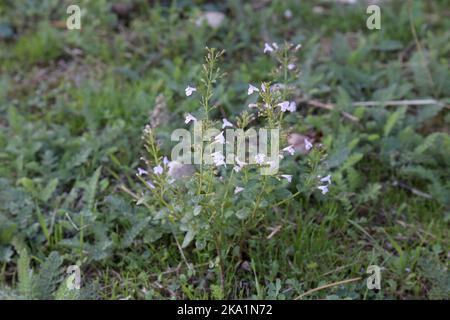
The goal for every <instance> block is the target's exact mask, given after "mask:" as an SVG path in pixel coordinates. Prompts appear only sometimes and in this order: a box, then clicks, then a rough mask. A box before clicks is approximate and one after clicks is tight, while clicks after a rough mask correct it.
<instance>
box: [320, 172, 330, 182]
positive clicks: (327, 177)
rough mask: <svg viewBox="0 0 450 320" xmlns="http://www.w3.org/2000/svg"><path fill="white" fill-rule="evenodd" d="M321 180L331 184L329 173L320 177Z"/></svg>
mask: <svg viewBox="0 0 450 320" xmlns="http://www.w3.org/2000/svg"><path fill="white" fill-rule="evenodd" d="M320 181H321V182H326V183H327V184H328V185H330V184H331V175H330V174H329V175H327V176H326V177H324V178H322V179H320Z"/></svg>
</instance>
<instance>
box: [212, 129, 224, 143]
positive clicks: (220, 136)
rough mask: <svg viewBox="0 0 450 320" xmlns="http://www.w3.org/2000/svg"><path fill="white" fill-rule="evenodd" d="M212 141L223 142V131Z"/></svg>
mask: <svg viewBox="0 0 450 320" xmlns="http://www.w3.org/2000/svg"><path fill="white" fill-rule="evenodd" d="M214 143H220V144H225V137H224V136H223V131H222V132H221V133H219V134H218V135H217V136H216V137H215V138H214Z"/></svg>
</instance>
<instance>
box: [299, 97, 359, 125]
mask: <svg viewBox="0 0 450 320" xmlns="http://www.w3.org/2000/svg"><path fill="white" fill-rule="evenodd" d="M300 102H303V103H306V104H308V105H310V106H313V107H317V108H321V109H325V110H334V109H336V106H335V105H334V104H331V103H323V102H320V101H319V100H313V99H301V100H300ZM341 114H342V116H343V117H345V118H347V119H349V120H350V121H353V122H356V123H358V122H359V119H358V118H357V117H355V116H354V115H351V114H350V113H348V112H345V111H341Z"/></svg>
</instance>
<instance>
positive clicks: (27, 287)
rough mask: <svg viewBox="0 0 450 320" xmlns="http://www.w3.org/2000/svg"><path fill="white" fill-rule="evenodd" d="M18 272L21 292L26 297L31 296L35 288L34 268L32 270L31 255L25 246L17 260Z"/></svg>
mask: <svg viewBox="0 0 450 320" xmlns="http://www.w3.org/2000/svg"><path fill="white" fill-rule="evenodd" d="M17 274H18V279H19V284H18V285H17V287H18V290H19V293H20V294H21V295H22V296H24V297H25V298H28V299H29V298H31V292H32V288H33V284H32V270H30V257H29V255H28V252H27V250H26V249H25V248H23V249H22V250H20V253H19V259H18V260H17Z"/></svg>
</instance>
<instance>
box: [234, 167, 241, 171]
mask: <svg viewBox="0 0 450 320" xmlns="http://www.w3.org/2000/svg"><path fill="white" fill-rule="evenodd" d="M241 169H242V167H240V166H234V167H233V170H234V171H235V172H239V171H241Z"/></svg>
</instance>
